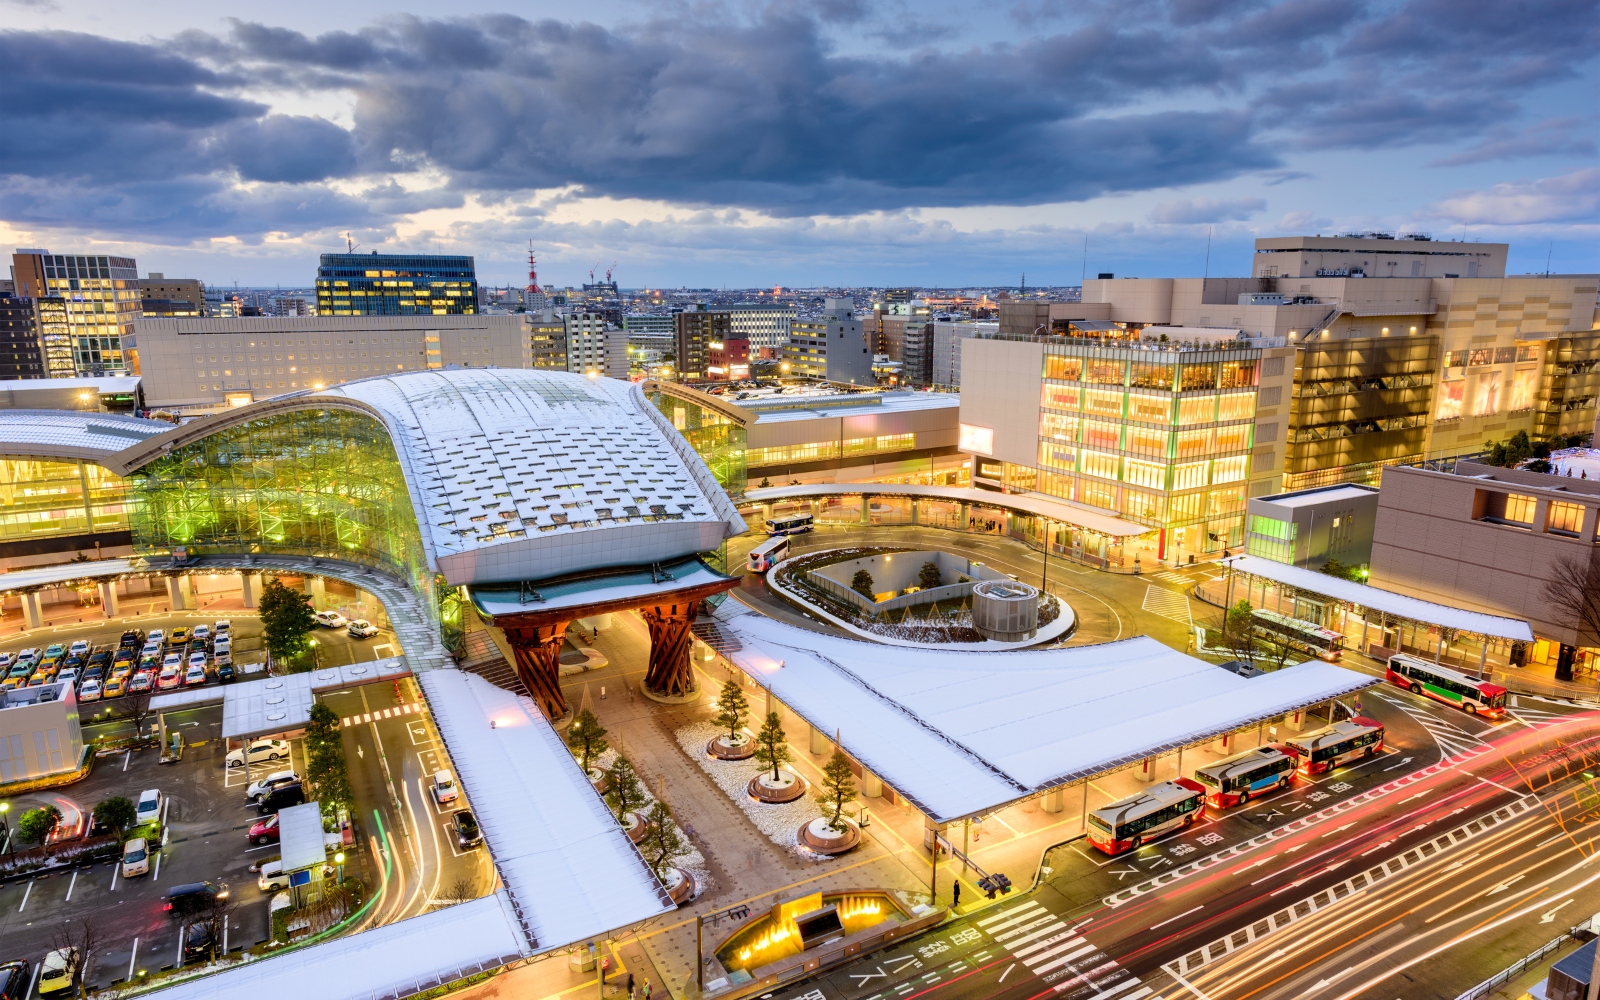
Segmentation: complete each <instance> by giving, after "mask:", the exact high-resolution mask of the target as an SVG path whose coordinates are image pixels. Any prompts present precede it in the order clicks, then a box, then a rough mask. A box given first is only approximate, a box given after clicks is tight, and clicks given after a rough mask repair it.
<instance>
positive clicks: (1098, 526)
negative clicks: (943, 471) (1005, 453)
mask: <svg viewBox="0 0 1600 1000" xmlns="http://www.w3.org/2000/svg"><path fill="white" fill-rule="evenodd" d="M840 495H845V496H860V495H868V496H875V497H907V498H911V499H916V500H945V501H950V502H955V503H969V504H977V505H979V506H984V507H1003V508H1005V509H1006V510H1014V511H1016V512H1018V513H1020V514H1032V515H1034V516H1036V517H1043V518H1046V519H1048V520H1051V521H1054V522H1056V523H1058V524H1070V525H1074V526H1076V527H1079V528H1083V529H1085V530H1087V531H1094V532H1098V533H1100V534H1102V535H1107V536H1109V537H1111V538H1130V537H1133V536H1135V535H1145V534H1149V533H1150V532H1152V531H1154V530H1155V529H1154V528H1151V527H1148V526H1146V525H1143V524H1136V523H1134V522H1133V521H1129V520H1127V519H1126V518H1121V517H1117V516H1116V515H1114V514H1107V513H1106V512H1105V511H1103V510H1096V509H1094V508H1093V507H1084V506H1081V505H1079V504H1076V503H1072V502H1070V501H1067V500H1058V499H1056V498H1055V497H1051V496H1046V495H1045V494H1043V493H996V492H994V491H993V490H975V489H969V488H967V487H964V486H922V485H919V484H917V483H824V484H821V485H813V486H769V487H767V488H765V489H755V490H749V491H747V492H746V493H745V499H746V500H749V501H753V502H755V503H781V502H783V501H785V500H816V499H819V498H821V497H828V496H840Z"/></svg>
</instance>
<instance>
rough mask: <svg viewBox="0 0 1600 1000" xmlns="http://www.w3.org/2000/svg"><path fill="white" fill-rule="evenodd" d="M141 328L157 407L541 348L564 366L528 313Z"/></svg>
mask: <svg viewBox="0 0 1600 1000" xmlns="http://www.w3.org/2000/svg"><path fill="white" fill-rule="evenodd" d="M537 319H538V317H533V320H537ZM135 329H136V331H137V335H138V343H139V355H140V358H141V363H142V366H143V380H142V385H143V389H144V396H145V402H146V404H147V405H148V406H150V407H151V408H153V409H161V408H165V409H173V410H193V411H202V412H203V411H209V410H214V409H217V408H219V407H223V406H240V405H243V404H245V403H248V402H251V401H252V400H257V399H265V398H267V397H269V396H278V395H282V394H283V393H286V392H295V391H297V390H301V389H322V388H326V387H328V386H333V385H338V384H339V383H341V382H348V381H353V380H355V379H360V378H370V377H371V376H373V375H382V374H386V373H394V372H400V371H416V370H418V369H422V368H443V367H447V366H449V365H460V366H462V367H472V368H486V367H491V366H492V367H500V368H533V367H540V366H541V365H536V364H535V359H536V355H535V348H536V347H538V348H539V355H538V356H539V358H541V359H542V360H543V361H544V362H545V364H544V366H548V367H566V357H565V353H564V352H563V353H562V356H561V359H560V362H561V363H560V364H559V365H555V364H553V362H554V361H555V360H556V359H555V357H554V351H553V350H552V348H551V344H550V343H549V341H548V335H547V334H545V333H541V332H540V331H542V330H543V326H542V325H541V324H538V323H536V322H533V321H532V320H530V318H529V317H528V316H527V315H524V314H508V315H501V316H473V315H467V316H459V315H457V316H320V317H297V316H290V317H281V318H279V317H255V316H250V317H238V318H227V319H142V320H139V321H138V322H137V323H136V325H135ZM536 340H537V341H538V343H537V344H536V343H535V341H536Z"/></svg>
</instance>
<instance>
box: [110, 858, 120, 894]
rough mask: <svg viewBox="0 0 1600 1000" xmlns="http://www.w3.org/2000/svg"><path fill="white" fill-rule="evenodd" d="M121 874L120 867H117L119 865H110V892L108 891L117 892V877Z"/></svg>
mask: <svg viewBox="0 0 1600 1000" xmlns="http://www.w3.org/2000/svg"><path fill="white" fill-rule="evenodd" d="M121 874H122V866H121V865H119V864H116V863H115V862H113V863H112V865H111V890H110V891H112V892H116V891H117V876H118V875H121Z"/></svg>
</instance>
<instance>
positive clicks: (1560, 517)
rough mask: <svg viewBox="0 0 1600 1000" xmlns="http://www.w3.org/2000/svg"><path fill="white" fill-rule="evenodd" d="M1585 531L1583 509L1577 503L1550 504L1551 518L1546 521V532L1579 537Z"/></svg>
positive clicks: (1557, 502) (1556, 502)
mask: <svg viewBox="0 0 1600 1000" xmlns="http://www.w3.org/2000/svg"><path fill="white" fill-rule="evenodd" d="M1582 529H1583V507H1582V505H1580V504H1575V503H1561V502H1559V501H1555V502H1552V503H1551V504H1550V513H1549V516H1548V517H1547V518H1546V519H1545V530H1546V531H1550V532H1554V533H1555V534H1558V535H1572V536H1574V537H1576V536H1577V534H1578V532H1579V531H1581V530H1582Z"/></svg>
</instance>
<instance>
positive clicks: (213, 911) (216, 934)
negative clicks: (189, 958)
mask: <svg viewBox="0 0 1600 1000" xmlns="http://www.w3.org/2000/svg"><path fill="white" fill-rule="evenodd" d="M232 906H233V894H232V893H229V894H227V895H222V894H221V893H212V894H211V896H210V897H209V898H207V899H206V902H205V909H203V910H201V911H200V913H199V914H198V916H200V917H202V918H203V919H204V920H205V922H206V926H207V928H208V929H209V930H210V931H211V960H212V961H216V959H217V956H218V955H220V954H222V928H223V926H224V925H225V920H224V918H225V917H226V916H227V915H228V911H229V909H230V908H231V907H232Z"/></svg>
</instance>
